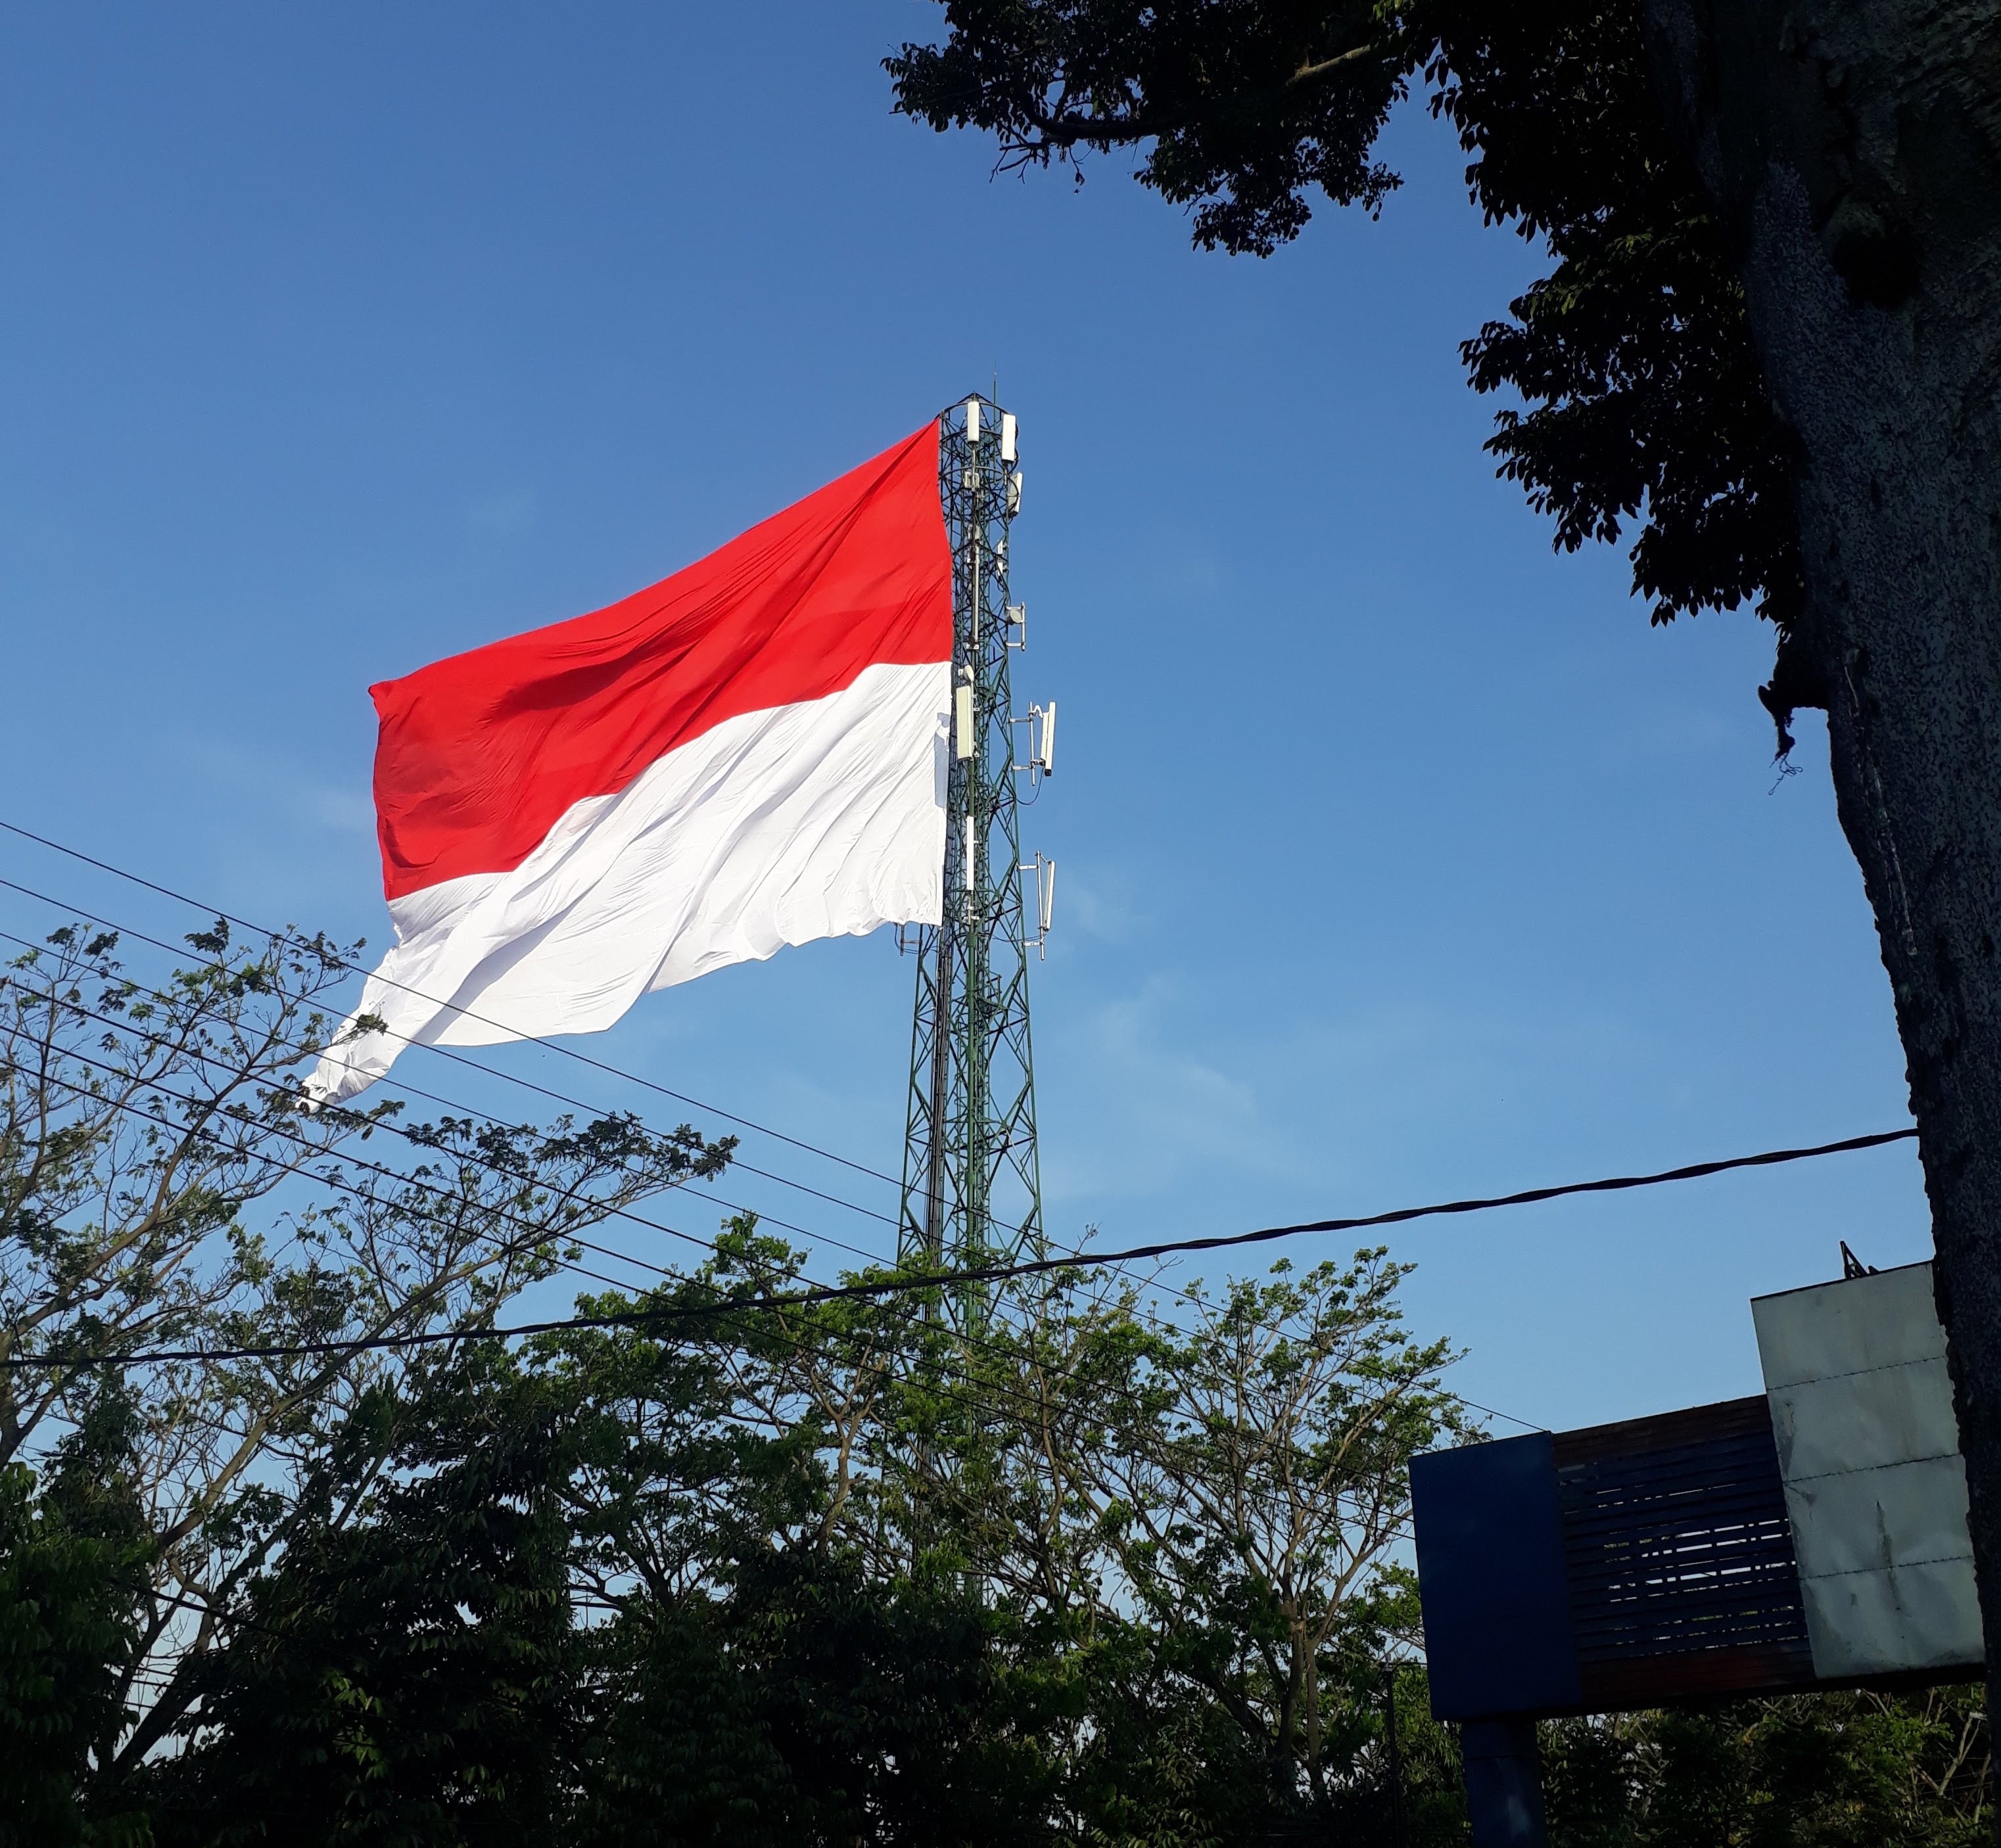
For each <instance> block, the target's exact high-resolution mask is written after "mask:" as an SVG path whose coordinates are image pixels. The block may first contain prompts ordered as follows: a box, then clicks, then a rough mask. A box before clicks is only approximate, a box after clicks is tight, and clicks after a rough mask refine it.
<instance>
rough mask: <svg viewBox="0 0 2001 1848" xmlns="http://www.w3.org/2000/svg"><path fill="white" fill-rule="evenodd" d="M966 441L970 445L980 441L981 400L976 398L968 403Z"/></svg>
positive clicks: (967, 401) (970, 399)
mask: <svg viewBox="0 0 2001 1848" xmlns="http://www.w3.org/2000/svg"><path fill="white" fill-rule="evenodd" d="M979 440H980V400H979V399H978V398H968V399H967V400H966V441H967V442H968V443H977V442H978V441H979Z"/></svg>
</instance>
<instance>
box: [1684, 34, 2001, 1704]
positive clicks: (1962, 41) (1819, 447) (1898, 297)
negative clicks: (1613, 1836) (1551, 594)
mask: <svg viewBox="0 0 2001 1848" xmlns="http://www.w3.org/2000/svg"><path fill="white" fill-rule="evenodd" d="M1645 5H1646V9H1647V23H1648V47H1649V54H1650V57H1651V61H1652V64H1653V68H1654V71H1655V79H1656V82H1657V83H1658V85H1659V87H1660V89H1661V90H1662V95H1663V97H1664V99H1665V102H1666V103H1667V106H1668V109H1669V116H1670V119H1671V120H1672V121H1674V122H1675V123H1676V126H1677V127H1678V129H1679V131H1680V132H1681V133H1682V134H1684V135H1685V136H1686V138H1687V141H1688V144H1689V145H1690V148H1692V149H1693V152H1694V154H1695V156H1696V159H1697V164H1698V165H1699V166H1700V168H1701V170H1702V174H1703V180H1704V182H1705V183H1706V184H1707V186H1708V188H1709V190H1710V193H1711V195H1712V196H1714V199H1715V200H1716V202H1717V206H1718V207H1719V209H1720V210H1721V214H1722V215H1723V217H1724V221H1725V223H1726V226H1727V228H1728V233H1729V235H1730V236H1731V239H1732V242H1733V248H1734V249H1735V252H1736V254H1737V258H1738V265H1739V268H1740V270H1741V273H1742V276H1743V279H1744V283H1745V292H1746V297H1747V301H1748V305H1749V311H1750V318H1751V326H1752V334H1753V335H1754V337H1755V339H1756V342H1757V345H1758V349H1759V355H1760V357H1761V358H1762V360H1763V363H1764V366H1765V373H1766V380H1767V381H1768V382H1769V384H1770V387H1771V390H1772V393H1773V398H1774V399H1775V401H1776V402H1777V407H1778V410H1779V412H1780V416H1781V418H1782V419H1783V420H1784V422H1785V424H1786V425H1787V427H1788V428H1789V429H1790V432H1792V435H1793V436H1794V439H1796V441H1797V445H1798V452H1797V467H1796V480H1797V492H1798V503H1799V516H1800V533H1801V547H1802V553H1803V559H1804V568H1805V574H1806V590H1807V614H1806V617H1805V618H1804V621H1803V622H1802V624H1801V627H1800V629H1799V630H1798V631H1797V634H1796V635H1795V636H1794V637H1793V638H1791V639H1790V641H1788V643H1787V644H1786V646H1785V647H1784V648H1783V649H1782V651H1781V652H1782V657H1784V658H1783V659H1782V664H1781V665H1782V668H1783V669H1784V679H1785V681H1786V683H1787V686H1788V688H1789V689H1790V691H1791V696H1792V698H1793V699H1794V700H1798V703H1816V704H1823V705H1825V707H1826V710H1827V714H1828V731H1829V739H1830V742H1831V745H1832V756H1833V769H1834V781H1835V790H1836V796H1837V798H1838V800H1839V808H1840V815H1841V825H1842V828H1843V831H1844V832H1846V835H1847V837H1848V841H1849V845H1850V846H1851V847H1852V848H1853V849H1854V852H1855V856H1856V858H1857V860H1859V861H1860V863H1861V865H1862V872H1863V877H1864V881H1865V882H1866V884H1867V889H1868V894H1869V900H1870V903H1871V905H1873V906H1874V909H1875V913H1876V928H1877V935H1878V937H1879V939H1880V940H1881V946H1882V952H1883V962H1884V967H1886V968H1887V969H1888V971H1889V973H1890V981H1891V988H1892V991H1893V992H1894V994H1895V1000H1896V1009H1897V1025H1898V1032H1899V1033H1901V1035H1902V1039H1903V1042H1904V1051H1905V1061H1906V1065H1907V1075H1908V1077H1909V1082H1910V1091H1911V1107H1912V1112H1913V1113H1914V1114H1915V1115H1916V1118H1917V1121H1918V1127H1919V1148H1920V1150H1921V1152H1922V1154H1923V1161H1924V1169H1925V1185H1926V1191H1927V1193H1929V1194H1930V1200H1931V1208H1932V1228H1933V1240H1934V1242H1935V1244H1936V1246H1937V1259H1938V1262H1937V1273H1936V1274H1937V1288H1938V1306H1939V1312H1940V1317H1941V1318H1942V1319H1943V1320H1944V1323H1945V1325H1946V1329H1947V1332H1948V1335H1949V1337H1950V1340H1951V1364H1952V1375H1953V1384H1954V1395H1955V1398H1956V1400H1957V1403H1958V1412H1959V1426H1960V1434H1961V1443H1962V1446H1963V1447H1964V1451H1965V1454H1966V1464H1967V1478H1968V1485H1969V1488H1970V1490H1971V1499H1972V1534H1973V1547H1974V1555H1975V1565H1976V1569H1977V1572H1978V1579H1979V1585H1980V1599H1981V1608H1982V1614H1983V1616H1984V1618H1985V1624H1986V1631H1987V1636H1988V1639H1989V1649H1988V1689H1989V1712H1990V1713H1995V1714H2001V1677H1997V1676H1996V1670H1995V1664H1996V1661H1997V1659H2001V955H1997V953H1996V940H1997V938H2001V0H1797V3H1796V4H1794V5H1786V4H1784V3H1783V0H1645ZM1802 692H1804V693H1805V694H1806V695H1807V697H1806V698H1804V699H1802V698H1801V697H1800V695H1801V693H1802Z"/></svg>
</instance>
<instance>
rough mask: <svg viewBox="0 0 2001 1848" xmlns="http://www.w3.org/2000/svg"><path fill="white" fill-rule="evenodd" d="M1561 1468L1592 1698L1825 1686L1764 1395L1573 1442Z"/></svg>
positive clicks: (1567, 1549)
mask: <svg viewBox="0 0 2001 1848" xmlns="http://www.w3.org/2000/svg"><path fill="white" fill-rule="evenodd" d="M1555 1461H1556V1464H1557V1488H1558V1493H1559V1495H1560V1498H1561V1505H1562V1510H1563V1530H1564V1568H1565V1571H1566V1572H1567V1574H1568V1578H1569V1580H1570V1597H1571V1623H1572V1626H1573V1630H1574V1633H1575V1639H1576V1645H1577V1655H1578V1667H1579V1669H1580V1671H1581V1672H1582V1675H1583V1676H1584V1680H1585V1691H1586V1695H1587V1698H1593V1697H1597V1699H1604V1700H1607V1703H1608V1704H1610V1701H1611V1699H1612V1697H1616V1704H1620V1705H1624V1704H1634V1703H1637V1704H1645V1703H1647V1702H1648V1701H1649V1700H1661V1699H1665V1698H1669V1697H1671V1696H1672V1695H1673V1694H1676V1693H1690V1692H1698V1691H1704V1690H1709V1689H1711V1688H1714V1690H1717V1691H1721V1690H1724V1689H1726V1688H1731V1687H1742V1686H1752V1685H1758V1686H1780V1685H1799V1684H1801V1683H1803V1682H1804V1681H1808V1680H1811V1677H1812V1663H1811V1655H1809V1653H1808V1648H1807V1633H1806V1617H1805V1614H1804V1610H1802V1608H1801V1602H1800V1586H1799V1574H1798V1571H1797V1568H1796V1567H1795V1565H1794V1560H1793V1546H1792V1534H1791V1530H1790V1528H1789V1527H1788V1526H1787V1520H1786V1502H1785V1491H1784V1485H1783V1484H1782V1483H1781V1482H1780V1475H1779V1459H1778V1453H1777V1449H1776V1447H1775V1446H1774V1445H1773V1440H1772V1426H1771V1417H1770V1412H1769V1411H1768V1409H1767V1408H1766V1402H1765V1400H1764V1398H1763V1396H1762V1395H1760V1396H1759V1397H1756V1398H1747V1399H1736V1400H1731V1401H1729V1402H1726V1403H1724V1404H1722V1405H1701V1406H1697V1407H1696V1408H1695V1409H1693V1410H1692V1411H1689V1412H1675V1413H1672V1414H1669V1415H1668V1416H1665V1417H1659V1418H1651V1419H1634V1420H1632V1421H1630V1422H1629V1423H1627V1424H1623V1425H1606V1426H1596V1427H1594V1428H1592V1429H1589V1430H1584V1431H1570V1432H1563V1433H1558V1435H1557V1438H1556V1456H1555ZM1672 1658H1689V1660H1687V1661H1686V1662H1683V1663H1680V1664H1679V1665H1677V1664H1676V1663H1675V1662H1672V1661H1670V1660H1665V1659H1672ZM1594 1704H1597V1700H1596V1699H1594Z"/></svg>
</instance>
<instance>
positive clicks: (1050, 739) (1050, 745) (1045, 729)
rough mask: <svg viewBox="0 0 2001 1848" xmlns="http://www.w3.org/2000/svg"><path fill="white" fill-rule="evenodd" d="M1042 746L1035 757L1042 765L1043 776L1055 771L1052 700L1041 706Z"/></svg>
mask: <svg viewBox="0 0 2001 1848" xmlns="http://www.w3.org/2000/svg"><path fill="white" fill-rule="evenodd" d="M1035 759H1036V761H1037V762H1039V763H1040V764H1041V765H1042V774H1043V775H1044V776H1054V775H1055V774H1056V701H1055V700H1050V702H1049V704H1048V705H1046V706H1045V707H1043V708H1042V749H1040V750H1039V751H1038V752H1036V753H1035Z"/></svg>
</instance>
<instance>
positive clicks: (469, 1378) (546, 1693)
mask: <svg viewBox="0 0 2001 1848" xmlns="http://www.w3.org/2000/svg"><path fill="white" fill-rule="evenodd" d="M342 1439H343V1440H342V1441H341V1442H340V1443H338V1444H337V1445H336V1447H335V1454H334V1456H333V1457H332V1459H330V1461H329V1467H328V1468H327V1469H326V1470H325V1472H324V1474H323V1475H322V1478H320V1479H319V1480H316V1481H315V1482H314V1483H312V1484H311V1485H310V1487H309V1488H308V1492H307V1493H306V1495H305V1496H304V1497H303V1498H302V1500H301V1507H300V1509H299V1512H298V1517H297V1518H296V1519H295V1520H294V1522H293V1523H292V1525H291V1537H290V1543H289V1544H288V1546H287V1549H286V1551H285V1553H284V1557H283V1558H282V1559H281V1561H280V1562H279V1564H278V1565H277V1567H276V1568H275V1569H273V1571H272V1572H270V1573H269V1574H267V1575H264V1576H263V1577H262V1578H260V1579H258V1580H256V1582H253V1583H252V1586H250V1588H249V1594H248V1596H246V1598H245V1600H244V1603H243V1606H242V1610H241V1612H240V1614H239V1615H238V1617H237V1618H236V1620H235V1623H234V1624H232V1626H231V1628H232V1631H233V1634H232V1638H231V1641H230V1643H229V1645H228V1647H227V1648H222V1649H218V1650H215V1651H212V1652H204V1653H203V1654H201V1655H195V1656H192V1657H190V1659H187V1660H186V1662H184V1663H183V1666H182V1668H181V1670H180V1678H181V1679H182V1680H183V1683H184V1689H183V1692H184V1693H186V1695H187V1696H188V1697H190V1698H189V1700H188V1702H187V1714H186V1718H183V1720H182V1721H181V1722H180V1726H179V1730H180V1731H181V1732H183V1735H186V1737H187V1738H188V1739H189V1742H190V1749H187V1750H186V1751H184V1752H183V1753H182V1754H181V1755H180V1756H178V1757H176V1758H174V1759H169V1760H168V1761H167V1762H166V1763H164V1764H161V1765H158V1766H150V1767H148V1769H147V1770H146V1771H145V1772H144V1773H141V1777H140V1779H139V1783H140V1784H141V1787H142V1788H144V1789H145V1790H146V1791H148V1795H149V1797H150V1799H151V1808H152V1810H153V1814H154V1816H155V1823H156V1826H157V1829H158V1839H159V1840H160V1841H161V1842H162V1843H163V1844H164V1843H183V1842H185V1843H190V1844H193V1843H225V1842H235V1841H249V1840H273V1841H283V1842H297V1843H382V1844H390V1843H426V1844H436V1845H437V1848H444V1845H445V1844H450V1843H461V1842H479V1843H496V1844H499V1843H520V1844H524V1845H526V1844H529V1843H538V1842H543V1841H548V1840H550V1839H553V1834H552V1831H553V1829H554V1825H555V1818H556V1815H557V1812H558V1809H559V1798H558V1792H557V1788H556V1784H555V1769H556V1766H558V1765H559V1764H560V1763H562V1759H563V1756H564V1752H565V1750H566V1739H565V1736H564V1734H565V1728H566V1724H567V1722H568V1711H569V1710H568V1707H567V1705H566V1699H567V1696H568V1691H569V1690H568V1688H567V1685H566V1674H565V1666H566V1655H567V1653H568V1650H569V1629H570V1608H569V1586H568V1582H567V1574H566V1565H567V1561H566V1540H567V1534H566V1528H565V1525H564V1523H563V1521H562V1516H561V1512H560V1506H559V1484H560V1482H561V1479H562V1475H563V1474H564V1470H565V1465H566V1461H567V1460H566V1456H565V1454H564V1448H563V1444H562V1439H561V1436H560V1435H559V1431H558V1429H557V1428H556V1425H555V1419H553V1418H552V1406H551V1405H550V1403H549V1402H548V1395H547V1394H546V1393H545V1392H543V1391H541V1390H540V1389H539V1388H538V1386H537V1384H535V1383H534V1382H532V1381H522V1380H519V1379H517V1378H515V1377H512V1370H511V1368H510V1366H509V1365H508V1363H506V1360H505V1358H504V1356H502V1357H499V1358H498V1360H497V1361H496V1356H493V1355H492V1353H490V1352H489V1351H482V1350H475V1351H474V1353H472V1355H470V1356H468V1359H467V1360H465V1362H464V1363H462V1364H461V1365H458V1366H455V1367H451V1369H449V1370H447V1371H445V1372H444V1373H443V1374H440V1376H438V1377H436V1378H434V1379H432V1380H428V1381H423V1382H422V1384H421V1387H420V1389H419V1391H418V1393H417V1395H416V1397H415V1398H412V1400H409V1401H408V1402H393V1401H392V1400H391V1399H390V1398H389V1397H388V1395H386V1394H379V1393H378V1394H377V1395H371V1398H369V1399H367V1400H366V1401H364V1402H363V1403H362V1404H360V1405H358V1406H357V1408H356V1409H355V1411H354V1412H353V1415H352V1416H351V1418H350V1422H349V1426H348V1429H346V1431H344V1432H343V1433H342Z"/></svg>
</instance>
